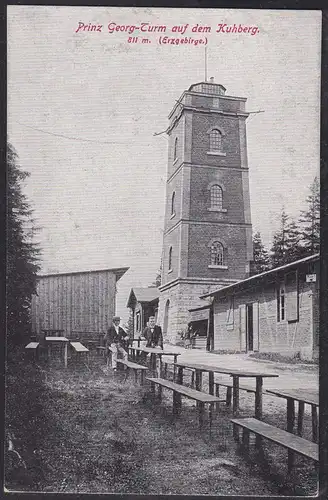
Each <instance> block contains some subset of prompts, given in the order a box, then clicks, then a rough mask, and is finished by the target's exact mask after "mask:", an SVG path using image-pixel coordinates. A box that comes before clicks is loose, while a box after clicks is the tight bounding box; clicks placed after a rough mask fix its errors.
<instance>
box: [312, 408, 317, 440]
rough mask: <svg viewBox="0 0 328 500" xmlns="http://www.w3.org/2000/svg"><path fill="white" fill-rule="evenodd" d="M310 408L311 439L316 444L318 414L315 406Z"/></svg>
mask: <svg viewBox="0 0 328 500" xmlns="http://www.w3.org/2000/svg"><path fill="white" fill-rule="evenodd" d="M311 406H312V412H311V413H312V439H313V441H314V442H315V443H317V442H318V414H317V407H316V405H311Z"/></svg>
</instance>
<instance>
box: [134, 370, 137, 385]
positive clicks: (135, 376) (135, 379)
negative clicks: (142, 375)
mask: <svg viewBox="0 0 328 500" xmlns="http://www.w3.org/2000/svg"><path fill="white" fill-rule="evenodd" d="M134 381H135V382H136V383H137V382H138V370H134Z"/></svg>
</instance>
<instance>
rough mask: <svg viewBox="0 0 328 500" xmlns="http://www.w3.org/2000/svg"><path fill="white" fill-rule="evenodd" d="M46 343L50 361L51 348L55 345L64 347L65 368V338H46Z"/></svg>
mask: <svg viewBox="0 0 328 500" xmlns="http://www.w3.org/2000/svg"><path fill="white" fill-rule="evenodd" d="M45 340H46V342H47V344H48V357H49V359H50V357H51V346H52V345H54V344H56V343H57V345H58V344H59V345H63V346H64V365H65V368H67V346H68V343H69V340H68V339H67V338H66V337H46V339H45Z"/></svg>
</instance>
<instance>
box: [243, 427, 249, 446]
mask: <svg viewBox="0 0 328 500" xmlns="http://www.w3.org/2000/svg"><path fill="white" fill-rule="evenodd" d="M243 448H244V450H245V451H246V452H249V429H246V428H245V427H244V428H243Z"/></svg>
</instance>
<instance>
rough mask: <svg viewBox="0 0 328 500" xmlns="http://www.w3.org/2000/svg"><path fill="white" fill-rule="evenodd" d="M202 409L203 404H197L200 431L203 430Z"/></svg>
mask: <svg viewBox="0 0 328 500" xmlns="http://www.w3.org/2000/svg"><path fill="white" fill-rule="evenodd" d="M204 407H205V403H202V402H200V401H199V402H198V418H199V428H200V429H202V428H203V424H204Z"/></svg>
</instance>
